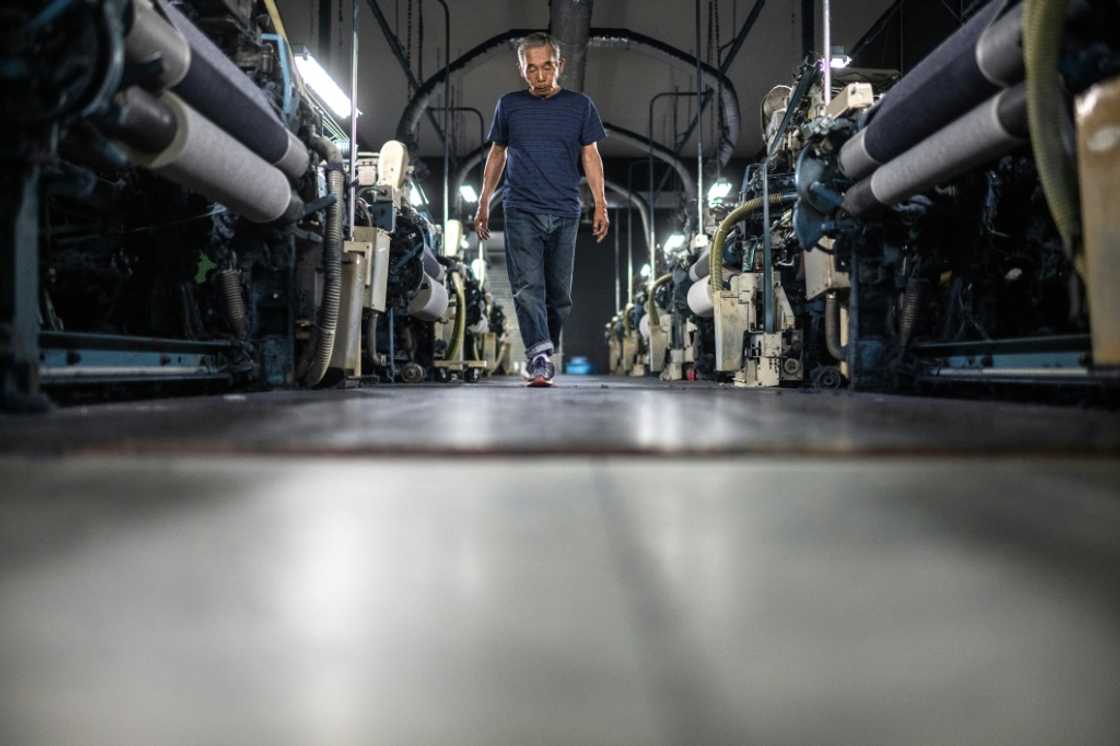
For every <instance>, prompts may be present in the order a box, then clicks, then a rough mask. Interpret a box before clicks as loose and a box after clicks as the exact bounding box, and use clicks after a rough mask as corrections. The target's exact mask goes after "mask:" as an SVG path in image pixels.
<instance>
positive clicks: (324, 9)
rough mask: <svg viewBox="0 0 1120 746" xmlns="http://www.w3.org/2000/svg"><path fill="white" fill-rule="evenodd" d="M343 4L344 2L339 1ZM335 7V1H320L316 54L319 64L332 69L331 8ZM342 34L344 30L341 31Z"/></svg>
mask: <svg viewBox="0 0 1120 746" xmlns="http://www.w3.org/2000/svg"><path fill="white" fill-rule="evenodd" d="M338 2H342V0H338ZM333 5H334V0H319V48H318V49H317V50H316V52H315V56H316V57H317V58H318V59H319V64H321V65H322V66H323V67H325V68H327V69H328V70H329V69H330V66H331V57H332V55H331V26H332V23H331V6H333ZM339 33H342V29H339Z"/></svg>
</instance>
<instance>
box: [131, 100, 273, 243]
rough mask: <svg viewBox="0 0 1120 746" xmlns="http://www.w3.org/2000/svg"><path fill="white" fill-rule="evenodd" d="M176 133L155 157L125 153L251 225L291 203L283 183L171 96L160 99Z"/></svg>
mask: <svg viewBox="0 0 1120 746" xmlns="http://www.w3.org/2000/svg"><path fill="white" fill-rule="evenodd" d="M160 101H162V102H164V103H165V104H166V105H167V106H168V108H170V109H171V112H172V113H173V114H174V115H175V121H176V123H177V125H178V131H177V132H176V133H175V139H174V140H173V141H172V143H171V144H170V145H168V146H167V148H165V149H164V150H162V151H161V152H159V153H155V154H145V153H140V152H138V151H136V150H133V149H131V148H127V150H128V155H129V158H130V159H131V160H132V161H133V162H134V163H136V164H137V165H140V166H143V167H144V168H147V169H149V170H150V171H153V172H155V173H157V174H159V175H160V176H162V177H164V178H165V179H168V180H170V181H174V182H175V183H176V184H181V185H183V186H185V187H187V188H188V189H191V190H193V191H196V192H198V193H199V194H202V195H203V196H205V197H206V198H208V199H211V200H214V201H215V202H220V203H222V204H223V205H225V206H226V207H228V208H229V209H230V210H232V211H234V212H236V213H238V214H239V215H241V216H243V217H244V218H246V219H247V220H250V221H252V222H254V223H270V222H272V221H273V220H276V219H277V218H279V217H281V216H282V215H283V214H284V213H285V211H286V210H287V209H288V205H289V204H290V203H291V200H292V189H291V187H290V186H289V185H288V179H287V177H286V176H284V174H282V173H280V171H279V170H277V169H276V168H274V167H273V166H270V165H269V164H268V163H266V162H265V161H264V159H263V158H261V157H260V156H259V155H257V154H256V153H253V152H252V151H250V150H249V149H248V148H246V147H245V146H244V145H242V144H241V143H239V142H238V141H237V140H235V139H234V138H233V137H231V136H230V135H227V134H226V133H225V132H224V131H223V130H221V129H220V128H218V126H217V125H215V124H214V123H213V122H211V121H210V120H208V119H207V118H206V117H204V116H202V115H201V114H199V113H198V112H197V111H195V110H194V109H192V108H191V107H190V106H188V105H187V104H185V103H184V102H183V101H182V99H180V98H179V97H178V96H176V95H175V94H173V93H164V94H162V95H161V96H160Z"/></svg>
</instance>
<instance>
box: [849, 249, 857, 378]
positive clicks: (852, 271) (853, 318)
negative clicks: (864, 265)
mask: <svg viewBox="0 0 1120 746" xmlns="http://www.w3.org/2000/svg"><path fill="white" fill-rule="evenodd" d="M848 275H849V277H850V278H851V279H850V280H849V282H850V283H851V290H849V291H848V304H849V307H848V387H849V388H850V389H852V390H853V391H855V390H856V388H857V386H858V379H859V249H858V248H857V247H856V246H853V247H852V264H851V266H850V267H848Z"/></svg>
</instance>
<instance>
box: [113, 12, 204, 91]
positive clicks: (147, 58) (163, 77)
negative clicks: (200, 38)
mask: <svg viewBox="0 0 1120 746" xmlns="http://www.w3.org/2000/svg"><path fill="white" fill-rule="evenodd" d="M124 51H125V55H126V56H127V57H128V61H129V62H134V63H138V64H145V63H150V62H153V61H155V60H159V61H160V63H161V65H162V70H161V72H160V77H159V80H160V83H162V84H163V86H164V87H165V88H174V87H175V86H177V85H179V83H180V82H182V80H183V78H185V77H187V70H188V69H190V66H191V47H190V45H189V44H187V40H186V38H185V37H184V36H183V35H182V34H181V33H179V31H178V30H177V29H176V28H175V27H174V26H172V25H171V24H169V23H168V22H167V21H165V20H164V18H163V16H161V15H160V14H159V13H157V12H156V9H155V8H153V7H152V4H151V2H150V0H133V3H132V27H131V28H130V29H129V30H128V34H127V35H126V36H125V39H124Z"/></svg>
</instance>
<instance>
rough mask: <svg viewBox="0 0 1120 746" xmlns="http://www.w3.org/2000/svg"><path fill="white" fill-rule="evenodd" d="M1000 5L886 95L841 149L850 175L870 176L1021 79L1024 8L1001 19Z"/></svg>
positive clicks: (947, 42) (944, 44) (981, 14)
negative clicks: (863, 127)
mask: <svg viewBox="0 0 1120 746" xmlns="http://www.w3.org/2000/svg"><path fill="white" fill-rule="evenodd" d="M1002 7H1004V3H1000V2H992V3H989V4H988V5H987V6H986V7H985V8H983V9H982V10H981V11H980V12H979V13H977V14H976V15H975V16H973V17H972V19H971V20H970V21H969V22H968V23H966V24H965V25H964V26H962V27H961V28H960V30H958V31H957V32H956V33H955V34H953V35H952V36H950V37H949V38H948V39H946V40H945V41H944V42H942V44H941V45H940V46H939V47H937V48H936V49H935V50H933V51H932V52H930V54H929V55H928V56H927V57H926V58H925V59H924V60H922V62H921V63H920V64H919V65H918V66H917V67H915V68H914V69H913V70H912V71H911V72H910V74H909V75H907V76H906V77H904V78H903V79H902V80H901V81H899V82H898V84H897V85H895V86H894V88H892V89H891V90H890V91H889V92H888V93H887V94H886V95H885V96H883V98H882V100H881V101H880V103H879V104H878V106H876V108H874V109H872V119H871V123H870V124H869V125H868V126H867V127H866V128H865V129H863V130H861V131H860V132H858V133H857V134H856V135H855V136H854V137H852V138H851V139H850V140H848V142H846V143H844V147H843V148H841V150H840V167H841V169H842V170H843V171H844V174H845V175H847V176H848V178H851V179H861V178H863V177H865V176H867V175H868V174H870V173H871V172H872V171H874V170H875V169H876V168H878V167H879V166H880V165H882V164H884V163H887V162H888V161H890V160H891V159H892V158H895V157H896V156H899V155H901V154H902V153H904V152H906V151H907V150H908V149H909V148H911V147H913V146H914V145H916V144H917V143H919V142H921V141H922V140H924V139H925V138H927V137H929V136H930V135H932V134H933V133H935V132H937V131H938V130H940V129H941V128H943V127H945V126H946V125H947V124H949V123H950V122H952V121H953V120H955V119H957V118H958V117H959V116H960V115H961V114H963V113H964V112H967V111H969V110H971V109H972V108H973V107H975V106H977V105H978V104H980V103H982V102H983V101H985V100H987V99H989V98H990V97H991V96H992V95H994V94H995V93H997V92H998V91H999V90H1000V89H1002V88H1007V87H1010V86H1012V85H1014V84H1015V83H1017V82H1018V81H1019V80H1021V79H1022V77H1023V55H1022V51H1021V49H1020V45H1019V40H1020V37H1021V33H1022V6H1016V7H1015V8H1013V9H1011V10H1010V11H1009V12H1008V13H1007V14H1006V15H1004V16H1003V17H1001V18H998V20H997V13H998V11H999V10H1000V8H1002Z"/></svg>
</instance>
